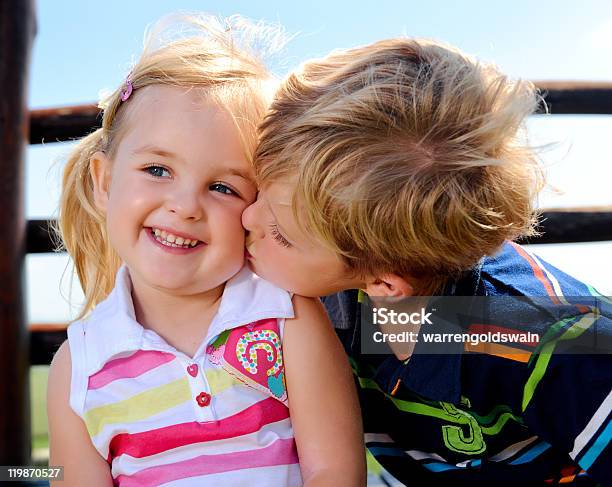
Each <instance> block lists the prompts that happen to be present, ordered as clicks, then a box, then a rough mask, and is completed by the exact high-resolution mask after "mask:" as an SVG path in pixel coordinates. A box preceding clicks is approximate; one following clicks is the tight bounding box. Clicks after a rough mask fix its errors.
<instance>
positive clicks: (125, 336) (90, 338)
mask: <svg viewBox="0 0 612 487" xmlns="http://www.w3.org/2000/svg"><path fill="white" fill-rule="evenodd" d="M131 290H132V281H131V279H130V275H129V271H128V269H127V267H126V266H125V265H122V266H121V267H120V268H119V271H118V272H117V276H116V278H115V287H114V289H113V290H112V292H111V293H110V294H109V296H108V297H107V298H106V299H105V300H104V301H102V302H101V303H100V304H98V306H96V308H95V309H94V310H93V311H92V313H91V314H90V315H89V316H88V317H86V318H85V319H83V321H82V323H83V329H84V330H85V332H86V333H85V347H86V350H87V353H86V356H87V369H88V370H87V374H88V375H91V374H93V373H95V372H97V371H98V370H100V369H101V368H102V367H103V366H104V364H105V363H106V362H108V360H109V359H110V358H111V357H113V356H115V355H117V354H119V353H124V352H129V351H135V350H140V349H143V348H149V349H158V348H165V349H166V350H167V349H168V347H169V345H167V344H166V343H165V341H164V340H163V339H161V337H159V336H158V335H157V334H156V333H155V332H153V331H152V330H146V329H145V328H143V327H142V325H141V324H140V323H138V322H137V321H136V318H135V313H134V305H133V303H132V295H131ZM293 317H294V314H293V306H292V304H291V295H290V294H289V293H288V292H287V291H285V290H283V289H280V288H278V287H276V286H275V285H273V284H271V283H270V282H268V281H266V280H264V279H262V278H260V277H259V276H257V275H256V274H253V272H251V271H250V270H249V268H248V267H246V266H245V267H243V268H242V269H241V270H240V271H239V272H238V273H237V274H236V275H235V276H234V277H232V278H231V279H230V280H229V281H227V283H226V284H225V289H224V290H223V295H222V297H221V303H219V309H218V310H217V314H216V315H215V316H214V318H213V319H212V321H211V323H210V326H209V328H208V333H207V335H206V338H205V340H204V341H205V343H206V344H208V343H210V340H212V338H214V337H216V336H217V335H219V333H221V332H223V331H224V330H228V329H231V328H235V327H238V326H241V325H245V324H247V323H251V322H254V321H258V320H261V319H264V318H293ZM145 335H146V339H145ZM205 350H206V347H205V346H204V347H202V346H200V348H199V349H198V352H197V353H196V357H194V359H195V358H197V356H198V355H200V354H201V353H202V352H203V351H205Z"/></svg>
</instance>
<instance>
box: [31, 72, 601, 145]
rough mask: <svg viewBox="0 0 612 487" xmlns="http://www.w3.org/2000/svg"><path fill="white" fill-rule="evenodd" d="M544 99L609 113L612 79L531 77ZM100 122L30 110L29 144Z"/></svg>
mask: <svg viewBox="0 0 612 487" xmlns="http://www.w3.org/2000/svg"><path fill="white" fill-rule="evenodd" d="M535 85H536V86H537V88H538V89H539V90H540V92H541V94H542V96H543V99H544V100H545V102H546V106H547V109H546V110H545V109H544V105H542V106H541V107H540V112H539V113H545V112H546V111H548V113H551V114H553V115H555V114H602V115H610V114H612V83H592V82H587V81H535ZM101 124H102V117H101V111H100V109H99V108H98V107H97V106H96V104H95V103H91V104H85V105H73V106H65V107H56V108H45V109H39V110H32V111H31V112H30V144H41V143H43V142H61V141H67V140H74V139H78V138H80V137H83V136H85V135H87V134H88V133H89V132H91V131H92V130H95V129H96V128H98V127H100V126H101Z"/></svg>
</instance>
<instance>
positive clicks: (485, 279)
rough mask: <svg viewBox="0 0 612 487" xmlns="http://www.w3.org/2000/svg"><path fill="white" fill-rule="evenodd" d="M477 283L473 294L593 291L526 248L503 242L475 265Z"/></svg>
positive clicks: (526, 294) (577, 292) (535, 294)
mask: <svg viewBox="0 0 612 487" xmlns="http://www.w3.org/2000/svg"><path fill="white" fill-rule="evenodd" d="M477 272H478V274H479V276H478V277H479V280H480V285H479V288H478V291H477V293H476V294H478V295H486V296H500V295H501V296H504V295H509V296H555V295H561V296H563V295H565V296H590V295H592V294H595V290H594V289H593V288H592V287H591V286H589V285H588V284H586V283H583V282H581V281H580V280H578V279H576V278H574V277H572V276H570V275H569V274H567V273H565V272H563V271H562V270H560V269H558V268H556V267H555V266H553V265H551V264H549V263H548V262H546V261H544V260H543V259H541V258H539V257H538V256H537V255H535V254H533V253H532V252H530V251H529V250H528V249H527V248H525V247H523V246H521V245H519V244H517V243H514V242H506V243H504V245H502V247H501V248H500V249H499V251H498V252H497V253H495V254H493V255H491V256H486V257H484V258H483V259H482V260H481V262H480V263H479V266H478V267H477Z"/></svg>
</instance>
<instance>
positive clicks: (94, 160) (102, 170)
mask: <svg viewBox="0 0 612 487" xmlns="http://www.w3.org/2000/svg"><path fill="white" fill-rule="evenodd" d="M110 170H111V164H110V160H109V158H108V157H107V155H106V154H105V153H104V152H100V151H97V152H95V153H94V155H92V156H91V158H90V159H89V174H90V176H91V179H92V181H93V190H94V201H95V203H96V206H97V207H98V209H100V210H102V211H104V212H105V211H106V205H107V203H108V193H109V189H110V175H111V173H110Z"/></svg>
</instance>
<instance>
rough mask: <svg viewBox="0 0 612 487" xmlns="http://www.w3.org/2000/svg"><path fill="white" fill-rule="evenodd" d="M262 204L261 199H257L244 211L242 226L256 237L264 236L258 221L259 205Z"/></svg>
mask: <svg viewBox="0 0 612 487" xmlns="http://www.w3.org/2000/svg"><path fill="white" fill-rule="evenodd" d="M260 204H261V203H260V202H259V199H257V200H255V201H254V202H253V203H252V204H250V205H249V206H247V207H246V208H245V209H244V211H243V212H242V226H243V227H244V229H245V230H247V231H248V232H249V233H250V235H251V236H252V237H254V238H261V237H263V232H261V230H260V229H261V225H259V223H258V214H259V212H258V207H259V205H260Z"/></svg>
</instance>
